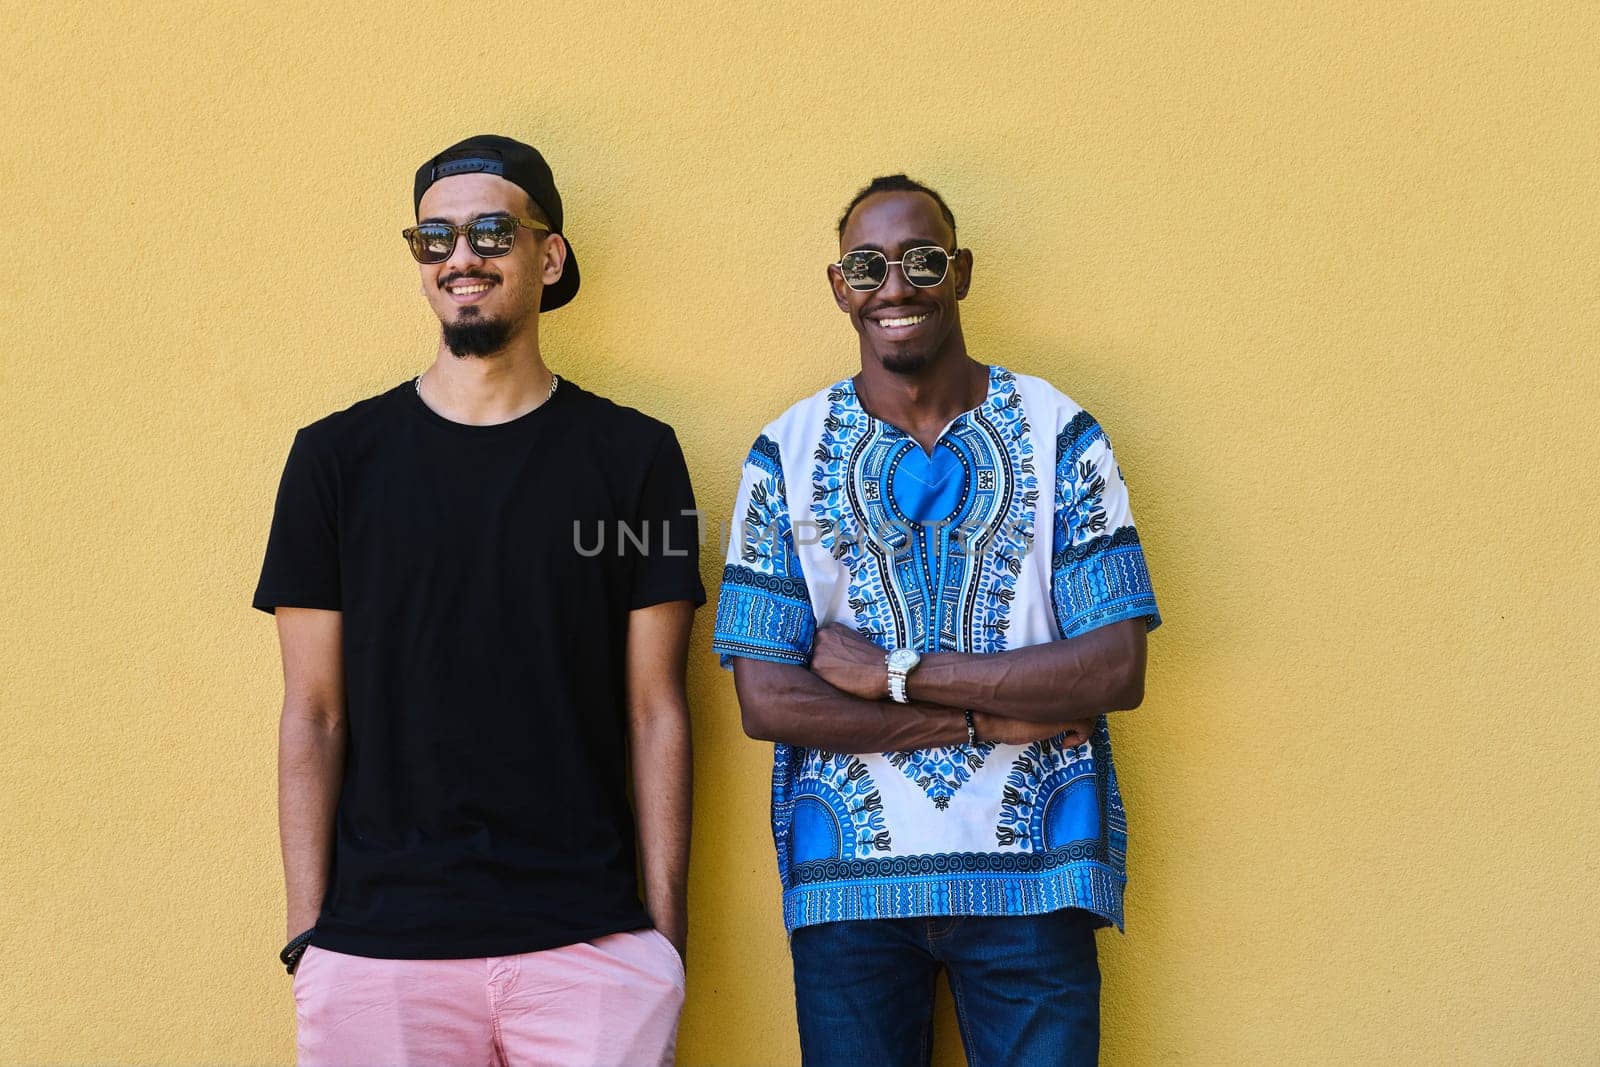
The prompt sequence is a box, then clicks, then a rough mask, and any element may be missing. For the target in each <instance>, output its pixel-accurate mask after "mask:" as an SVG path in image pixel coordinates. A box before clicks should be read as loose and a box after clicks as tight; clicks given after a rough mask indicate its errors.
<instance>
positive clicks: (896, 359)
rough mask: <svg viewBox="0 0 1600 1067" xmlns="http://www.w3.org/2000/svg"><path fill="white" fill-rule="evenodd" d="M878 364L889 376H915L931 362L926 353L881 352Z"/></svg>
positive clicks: (931, 358) (929, 356)
mask: <svg viewBox="0 0 1600 1067" xmlns="http://www.w3.org/2000/svg"><path fill="white" fill-rule="evenodd" d="M878 362H879V363H881V364H883V369H884V370H886V371H889V372H890V373H891V374H916V373H918V372H919V371H921V370H923V369H924V368H926V367H927V365H928V364H929V363H931V362H933V357H932V356H931V355H929V354H928V353H927V352H882V353H879V355H878Z"/></svg>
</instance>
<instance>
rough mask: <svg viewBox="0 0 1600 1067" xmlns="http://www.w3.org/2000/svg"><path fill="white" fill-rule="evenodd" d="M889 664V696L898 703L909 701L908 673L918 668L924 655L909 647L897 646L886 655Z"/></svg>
mask: <svg viewBox="0 0 1600 1067" xmlns="http://www.w3.org/2000/svg"><path fill="white" fill-rule="evenodd" d="M884 659H885V661H886V662H887V663H888V666H889V696H890V697H891V698H892V699H893V700H894V702H895V703H896V704H905V703H908V701H907V699H906V675H908V674H910V673H911V672H912V671H914V670H916V669H917V664H919V663H921V662H922V657H921V656H919V655H917V653H915V652H913V651H912V650H911V649H909V648H897V649H895V650H894V651H892V652H890V653H889V654H888V655H887V656H885V657H884Z"/></svg>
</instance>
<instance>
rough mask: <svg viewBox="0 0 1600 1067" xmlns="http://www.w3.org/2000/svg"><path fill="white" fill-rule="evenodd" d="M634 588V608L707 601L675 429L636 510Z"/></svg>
mask: <svg viewBox="0 0 1600 1067" xmlns="http://www.w3.org/2000/svg"><path fill="white" fill-rule="evenodd" d="M634 530H635V531H636V533H637V535H638V537H639V540H638V541H637V542H636V543H635V546H634V549H633V555H634V559H633V584H632V588H631V589H630V591H629V596H628V606H629V608H647V607H650V606H651V605H652V604H665V603H668V602H670V601H674V600H689V601H693V602H694V604H695V606H696V607H699V606H700V605H701V604H704V603H705V602H706V589H705V586H704V585H703V584H701V582H700V522H699V513H698V512H696V511H695V507H694V488H693V487H692V486H691V485H690V484H689V467H688V465H687V464H686V463H684V461H683V449H682V448H680V447H679V446H678V438H677V435H676V434H674V433H673V432H672V431H671V430H670V429H669V430H668V431H667V432H666V433H665V434H664V435H663V437H662V439H661V443H660V444H659V445H658V446H657V448H656V451H655V455H654V457H653V458H652V459H651V461H650V467H649V469H648V470H646V471H645V476H644V483H643V485H642V486H641V487H640V490H639V500H638V504H637V505H636V506H635V508H634Z"/></svg>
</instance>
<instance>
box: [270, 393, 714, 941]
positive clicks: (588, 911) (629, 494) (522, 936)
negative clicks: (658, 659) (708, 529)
mask: <svg viewBox="0 0 1600 1067" xmlns="http://www.w3.org/2000/svg"><path fill="white" fill-rule="evenodd" d="M693 508H694V495H693V492H692V490H691V489H690V486H689V475H688V471H687V469H686V468H685V466H684V462H683V453H682V452H681V451H680V449H679V448H678V442H677V438H676V437H675V436H674V435H673V433H672V430H671V428H670V427H668V426H666V425H665V424H663V423H660V422H657V421H655V420H654V419H651V418H648V417H647V416H645V415H642V414H640V413H639V412H637V411H635V410H633V409H631V408H625V407H621V406H619V405H617V404H613V403H612V402H611V401H609V400H605V399H603V398H601V397H598V396H595V395H594V394H593V393H589V392H585V391H584V390H582V389H580V388H578V387H577V386H576V385H574V384H573V383H572V382H570V381H565V380H563V381H562V382H561V385H560V387H559V388H558V389H557V391H556V394H555V396H553V397H552V398H551V399H550V400H549V401H548V402H547V403H545V404H543V405H541V406H540V407H538V408H536V409H534V410H533V411H531V412H529V413H528V414H526V415H524V416H522V417H521V418H518V419H514V420H512V421H510V422H506V423H501V424H499V425H495V426H468V425H464V424H462V423H457V422H452V421H450V420H449V419H446V418H444V417H443V416H441V415H439V414H437V413H436V412H434V411H433V410H432V409H430V408H429V407H428V406H427V405H426V404H424V403H423V402H422V400H421V398H420V397H418V396H417V394H416V390H415V388H414V386H413V384H412V382H410V381H406V382H404V383H402V384H401V385H398V386H396V387H394V388H393V389H390V390H389V391H388V392H386V393H382V394H380V395H378V396H375V397H372V398H370V399H367V400H363V401H361V402H360V403H357V404H355V405H353V406H351V407H350V408H347V409H346V410H344V411H341V412H339V413H337V414H334V415H330V416H328V417H327V418H325V419H322V420H320V421H318V422H315V423H312V424H311V425H310V426H307V427H305V428H304V429H303V430H301V431H300V432H299V433H298V434H297V435H296V436H295V440H294V445H293V447H292V448H291V449H290V452H289V460H288V464H287V465H286V467H285V468H284V472H283V481H282V483H281V485H280V487H279V489H278V502H277V511H276V513H275V514H274V516H273V519H272V533H271V536H270V538H269V540H268V543H267V553H266V562H265V563H264V565H263V566H262V569H261V583H260V585H259V586H258V587H257V589H256V594H255V599H254V601H253V603H254V605H255V606H256V607H258V608H260V609H262V610H263V611H269V612H270V611H272V610H274V609H275V608H277V607H310V608H327V609H332V610H337V611H340V612H342V613H343V620H342V622H343V632H344V638H343V642H344V680H345V698H346V704H345V713H346V716H347V720H348V723H349V745H348V747H347V749H346V758H345V771H344V786H343V790H342V792H341V794H340V797H339V806H338V816H337V826H336V830H335V841H334V862H333V873H332V877H331V879H330V882H329V886H328V891H327V895H326V896H325V898H324V900H323V904H322V913H321V917H320V918H319V919H318V921H317V929H316V933H315V935H314V937H313V939H312V942H311V943H312V944H314V945H318V946H320V947H323V948H327V949H331V950H333V951H335V952H347V953H352V954H355V955H362V956H377V957H385V958H396V959H407V958H409V959H446V958H457V957H471V956H501V955H511V954H515V953H519V952H531V951H535V950H538V949H544V948H554V947H557V946H560V945H569V944H576V943H577V942H580V941H587V940H592V939H594V938H596V937H601V936H604V935H606V934H610V933H616V932H618V931H621V930H633V929H639V928H641V927H645V926H648V925H650V919H649V916H648V915H647V914H646V912H645V910H644V908H643V907H642V906H641V904H640V901H639V895H638V888H637V880H636V872H635V862H634V826H633V814H632V811H631V810H630V808H629V805H628V800H627V795H626V779H627V774H626V770H625V763H626V760H625V753H626V741H627V709H626V704H625V679H624V649H625V644H626V637H627V624H628V612H629V611H630V610H631V609H634V608H641V607H647V606H649V605H651V604H658V603H663V602H666V601H672V600H690V601H693V602H694V603H696V604H701V603H704V602H705V591H704V589H703V588H702V586H701V584H700V575H699V568H698V565H697V558H698V552H697V548H698V545H697V535H698V524H697V522H696V520H695V518H694V516H693V515H692V514H687V513H688V512H692V509H693Z"/></svg>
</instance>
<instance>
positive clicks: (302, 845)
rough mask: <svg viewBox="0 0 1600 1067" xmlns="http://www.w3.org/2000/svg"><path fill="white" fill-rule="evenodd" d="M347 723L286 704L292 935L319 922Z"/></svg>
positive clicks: (283, 802)
mask: <svg viewBox="0 0 1600 1067" xmlns="http://www.w3.org/2000/svg"><path fill="white" fill-rule="evenodd" d="M345 744H346V739H345V727H344V724H343V722H342V721H329V720H326V719H322V720H319V719H317V718H316V717H312V716H307V715H302V714H297V713H295V712H294V711H293V710H292V709H291V708H289V707H287V706H286V707H285V709H284V714H283V718H282V719H281V720H280V722H279V725H278V837H279V844H280V846H281V849H282V852H283V882H284V892H285V896H286V898H287V901H288V936H289V937H293V936H294V935H296V934H298V933H300V932H301V931H303V930H306V929H309V928H310V927H311V926H313V925H315V924H316V921H317V916H318V914H319V913H320V912H321V910H322V898H323V894H324V893H325V892H326V890H327V886H328V874H329V870H330V868H331V866H332V857H333V833H334V819H335V812H336V810H337V808H338V804H339V790H340V788H341V786H342V784H343V781H344V753H345Z"/></svg>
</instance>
